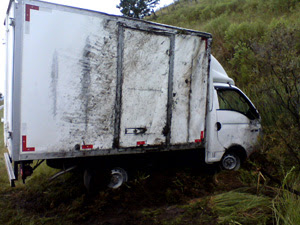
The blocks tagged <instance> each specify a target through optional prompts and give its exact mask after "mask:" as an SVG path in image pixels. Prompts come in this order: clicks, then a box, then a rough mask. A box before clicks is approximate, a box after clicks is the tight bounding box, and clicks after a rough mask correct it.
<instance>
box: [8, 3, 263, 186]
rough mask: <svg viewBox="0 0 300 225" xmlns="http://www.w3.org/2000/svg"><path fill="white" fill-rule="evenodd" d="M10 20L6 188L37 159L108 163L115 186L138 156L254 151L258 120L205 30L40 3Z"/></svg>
mask: <svg viewBox="0 0 300 225" xmlns="http://www.w3.org/2000/svg"><path fill="white" fill-rule="evenodd" d="M5 26H6V30H7V40H6V47H7V58H6V78H5V87H6V89H5V93H4V96H5V101H4V139H5V144H6V146H7V149H8V152H7V153H5V162H6V166H7V170H8V174H9V180H10V182H11V184H12V185H14V180H15V179H17V178H18V174H19V172H20V171H21V175H22V179H23V180H25V178H26V177H27V176H29V175H31V173H32V170H33V169H32V167H31V166H30V164H31V163H32V162H33V160H42V161H43V160H46V161H47V164H48V165H49V166H52V167H57V168H64V169H66V170H68V169H70V168H73V167H74V166H82V167H85V168H86V169H88V168H90V167H91V165H101V166H103V167H106V168H111V173H112V175H113V183H112V184H111V186H112V187H114V188H115V187H118V186H120V184H122V182H124V181H125V180H126V179H127V174H126V172H125V170H123V169H121V168H120V167H122V168H123V167H128V166H130V165H131V166H132V165H136V164H135V163H137V162H144V159H151V160H152V161H155V160H160V162H161V163H164V162H165V163H167V162H170V161H173V160H175V159H177V160H179V161H180V160H183V158H184V157H185V156H188V155H190V156H192V157H191V158H190V159H191V162H192V161H193V160H194V161H198V160H199V161H200V156H201V155H203V157H204V158H205V162H206V163H214V162H221V164H222V166H223V167H224V168H225V169H237V168H238V167H239V165H240V163H241V161H242V160H244V159H246V158H247V156H249V155H250V153H251V152H252V151H253V146H254V144H255V143H256V141H257V137H258V135H259V132H260V129H261V128H260V116H259V114H258V111H257V110H256V108H255V107H254V105H253V104H252V103H251V101H250V100H249V99H248V98H247V97H246V96H245V94H243V92H242V91H240V90H239V89H238V88H237V87H235V86H234V82H233V80H232V79H230V78H229V77H228V76H227V74H226V72H225V70H224V69H223V67H222V66H221V65H220V64H219V63H218V61H217V60H216V59H215V58H214V57H213V56H212V55H211V42H212V36H211V35H210V34H208V33H204V32H198V31H193V30H188V29H183V28H178V27H172V26H167V25H162V24H157V23H152V22H147V21H142V20H136V19H131V18H126V17H121V16H112V15H108V14H104V13H100V12H94V11H90V10H84V9H79V8H73V7H68V6H63V5H57V4H52V3H47V2H42V1H37V0H18V1H16V0H11V1H10V2H9V7H8V10H7V15H6V19H5ZM39 162H40V161H39ZM37 165H39V163H38V164H37ZM86 171H87V172H86V173H85V174H86V179H85V182H86V183H88V182H89V179H90V174H89V172H88V170H86ZM87 185H88V184H87Z"/></svg>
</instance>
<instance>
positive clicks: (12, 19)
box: [9, 18, 16, 27]
mask: <svg viewBox="0 0 300 225" xmlns="http://www.w3.org/2000/svg"><path fill="white" fill-rule="evenodd" d="M15 25H16V23H15V18H9V26H12V27H15Z"/></svg>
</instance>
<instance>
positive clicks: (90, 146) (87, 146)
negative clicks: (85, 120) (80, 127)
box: [82, 145, 94, 149]
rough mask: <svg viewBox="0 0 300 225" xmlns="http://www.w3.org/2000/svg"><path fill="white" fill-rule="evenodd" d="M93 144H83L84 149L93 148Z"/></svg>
mask: <svg viewBox="0 0 300 225" xmlns="http://www.w3.org/2000/svg"><path fill="white" fill-rule="evenodd" d="M93 147H94V146H93V145H82V149H92V148H93Z"/></svg>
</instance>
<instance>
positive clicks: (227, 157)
mask: <svg viewBox="0 0 300 225" xmlns="http://www.w3.org/2000/svg"><path fill="white" fill-rule="evenodd" d="M221 165H222V168H224V169H225V170H238V169H239V168H240V167H241V159H240V157H239V156H238V155H236V154H234V153H232V152H229V153H225V154H224V156H223V158H222V161H221Z"/></svg>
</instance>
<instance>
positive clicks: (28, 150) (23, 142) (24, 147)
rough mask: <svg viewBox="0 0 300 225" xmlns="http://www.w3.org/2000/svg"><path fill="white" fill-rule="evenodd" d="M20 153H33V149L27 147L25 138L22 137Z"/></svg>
mask: <svg viewBox="0 0 300 225" xmlns="http://www.w3.org/2000/svg"><path fill="white" fill-rule="evenodd" d="M22 151H23V152H33V151H35V148H33V147H27V136H25V135H24V136H22Z"/></svg>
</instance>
